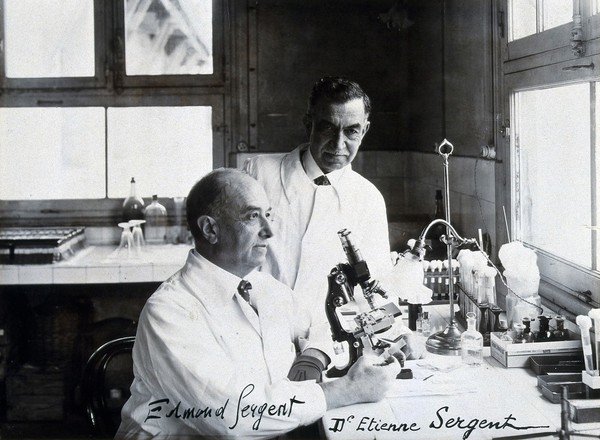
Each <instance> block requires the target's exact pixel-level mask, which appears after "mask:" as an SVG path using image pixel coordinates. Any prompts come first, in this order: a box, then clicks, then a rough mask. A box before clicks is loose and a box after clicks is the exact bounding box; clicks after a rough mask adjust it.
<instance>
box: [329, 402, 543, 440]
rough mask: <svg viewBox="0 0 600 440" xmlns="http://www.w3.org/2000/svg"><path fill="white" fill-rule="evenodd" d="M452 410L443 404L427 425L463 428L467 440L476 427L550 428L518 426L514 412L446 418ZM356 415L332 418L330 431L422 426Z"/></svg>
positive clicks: (400, 429) (385, 429) (390, 430)
mask: <svg viewBox="0 0 600 440" xmlns="http://www.w3.org/2000/svg"><path fill="white" fill-rule="evenodd" d="M449 411H450V408H449V407H448V406H442V407H441V408H439V409H438V410H437V411H436V412H435V418H434V419H433V420H432V421H431V422H430V423H429V425H428V426H427V427H428V428H429V429H433V430H439V429H443V428H459V429H463V430H464V433H463V439H464V440H466V439H468V438H469V436H470V435H471V434H472V433H473V431H475V429H496V430H502V429H506V428H512V429H516V430H527V429H537V428H549V426H548V425H540V426H518V425H516V424H514V423H513V422H516V421H517V419H516V417H514V416H513V415H512V414H509V415H508V416H506V417H504V419H503V420H500V421H498V420H496V421H493V420H486V419H477V418H474V419H471V420H467V419H464V418H462V417H460V416H456V417H450V418H445V417H446V413H448V412H449ZM355 419H356V417H355V416H354V415H350V416H348V417H346V418H331V421H332V422H333V426H331V427H329V428H328V429H329V431H332V432H336V433H337V432H342V431H343V430H344V428H345V427H346V426H349V425H351V426H352V427H351V428H350V429H352V428H354V430H355V431H357V432H361V431H364V432H378V431H389V432H409V431H410V432H415V431H420V430H421V426H419V425H418V424H417V423H416V422H400V423H399V422H396V421H394V422H388V421H382V420H381V419H378V418H375V417H369V416H365V417H361V418H360V419H357V420H355Z"/></svg>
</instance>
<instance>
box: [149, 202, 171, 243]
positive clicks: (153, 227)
mask: <svg viewBox="0 0 600 440" xmlns="http://www.w3.org/2000/svg"><path fill="white" fill-rule="evenodd" d="M144 217H145V219H146V243H149V244H161V243H165V242H166V241H167V209H166V208H165V207H164V206H163V205H161V204H160V203H159V202H158V196H157V195H156V194H154V195H153V196H152V203H150V204H149V205H148V207H147V208H146V210H145V211H144Z"/></svg>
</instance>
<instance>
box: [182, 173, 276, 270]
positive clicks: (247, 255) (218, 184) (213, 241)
mask: <svg viewBox="0 0 600 440" xmlns="http://www.w3.org/2000/svg"><path fill="white" fill-rule="evenodd" d="M186 210H187V221H188V225H189V227H190V231H191V232H192V236H193V237H194V241H195V244H196V250H197V251H198V252H199V253H200V254H202V255H203V256H204V257H206V258H207V259H209V260H210V261H212V262H213V263H215V264H216V265H218V266H220V267H222V268H224V269H226V270H228V271H229V272H232V273H234V274H236V275H238V276H240V277H243V276H244V275H245V274H247V273H248V272H250V271H251V270H253V269H254V268H256V267H258V266H260V265H261V264H262V263H263V262H264V257H265V255H266V250H267V241H268V239H269V238H270V237H271V236H272V235H273V234H272V231H271V222H270V212H271V208H270V204H269V201H268V199H267V195H266V194H265V192H264V190H263V188H262V187H261V186H260V185H259V183H258V182H257V181H256V180H254V179H253V178H252V177H250V176H248V175H247V174H245V173H243V172H241V171H238V170H235V169H232V168H220V169H218V170H215V171H212V172H210V173H209V174H207V175H206V176H204V177H203V178H202V179H200V180H199V181H198V182H197V183H196V184H195V185H194V186H193V187H192V189H191V190H190V193H189V195H188V198H187V205H186Z"/></svg>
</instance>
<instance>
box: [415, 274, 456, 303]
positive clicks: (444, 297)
mask: <svg viewBox="0 0 600 440" xmlns="http://www.w3.org/2000/svg"><path fill="white" fill-rule="evenodd" d="M453 272H454V273H453V275H452V276H450V274H448V269H441V270H426V271H425V272H424V275H425V276H424V278H423V284H424V285H425V286H426V287H429V288H430V289H431V291H432V295H431V300H432V302H431V304H445V303H447V302H449V299H450V298H449V297H448V284H449V283H450V280H452V283H453V284H454V301H457V300H458V289H457V288H456V286H457V285H458V282H459V274H458V269H456V270H453Z"/></svg>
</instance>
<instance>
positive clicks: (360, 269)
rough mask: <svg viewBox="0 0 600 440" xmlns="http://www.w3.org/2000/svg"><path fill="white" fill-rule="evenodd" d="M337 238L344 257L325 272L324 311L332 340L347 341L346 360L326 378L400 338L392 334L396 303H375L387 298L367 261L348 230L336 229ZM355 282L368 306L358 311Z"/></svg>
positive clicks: (337, 374) (398, 313)
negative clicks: (367, 308)
mask: <svg viewBox="0 0 600 440" xmlns="http://www.w3.org/2000/svg"><path fill="white" fill-rule="evenodd" d="M338 237H339V239H340V241H341V243H342V248H343V249H344V253H345V254H346V258H347V260H348V262H347V263H340V264H337V265H336V266H335V267H334V268H333V269H331V272H330V273H329V275H328V277H327V279H328V291H327V297H326V299H325V313H326V315H327V319H328V321H329V325H330V327H331V334H332V339H333V340H334V341H335V342H338V343H340V344H341V343H343V342H344V341H346V342H347V343H348V350H349V353H348V363H347V364H346V365H345V366H344V367H343V368H339V367H336V366H334V367H332V368H331V369H329V371H328V372H327V376H328V377H341V376H344V375H345V374H346V373H347V372H348V369H349V368H350V367H351V366H352V365H353V364H354V363H355V362H356V361H357V360H358V358H359V357H360V356H362V355H363V354H365V353H372V354H375V355H380V354H382V353H383V352H384V351H385V350H386V349H388V348H390V347H391V346H392V344H394V343H397V342H399V341H400V338H401V335H395V334H394V330H393V325H394V322H395V317H396V316H399V315H401V314H402V312H401V311H400V309H399V308H398V306H396V305H395V304H394V303H392V302H390V303H388V304H385V305H384V306H382V307H377V306H376V305H375V299H376V296H377V295H379V296H381V297H382V298H387V293H386V291H385V290H384V289H383V288H381V286H380V285H379V282H378V281H377V280H374V279H371V274H370V272H369V267H368V265H367V262H366V261H365V260H363V258H362V255H361V253H360V250H359V249H358V248H357V247H356V246H355V245H354V243H353V241H352V239H351V238H350V231H348V230H346V229H342V230H340V231H338ZM357 285H359V286H360V287H361V289H362V293H363V296H364V298H365V299H366V301H367V304H368V306H369V310H368V311H360V308H359V305H358V303H357V302H356V300H355V297H354V288H355V287H356V286H357Z"/></svg>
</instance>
